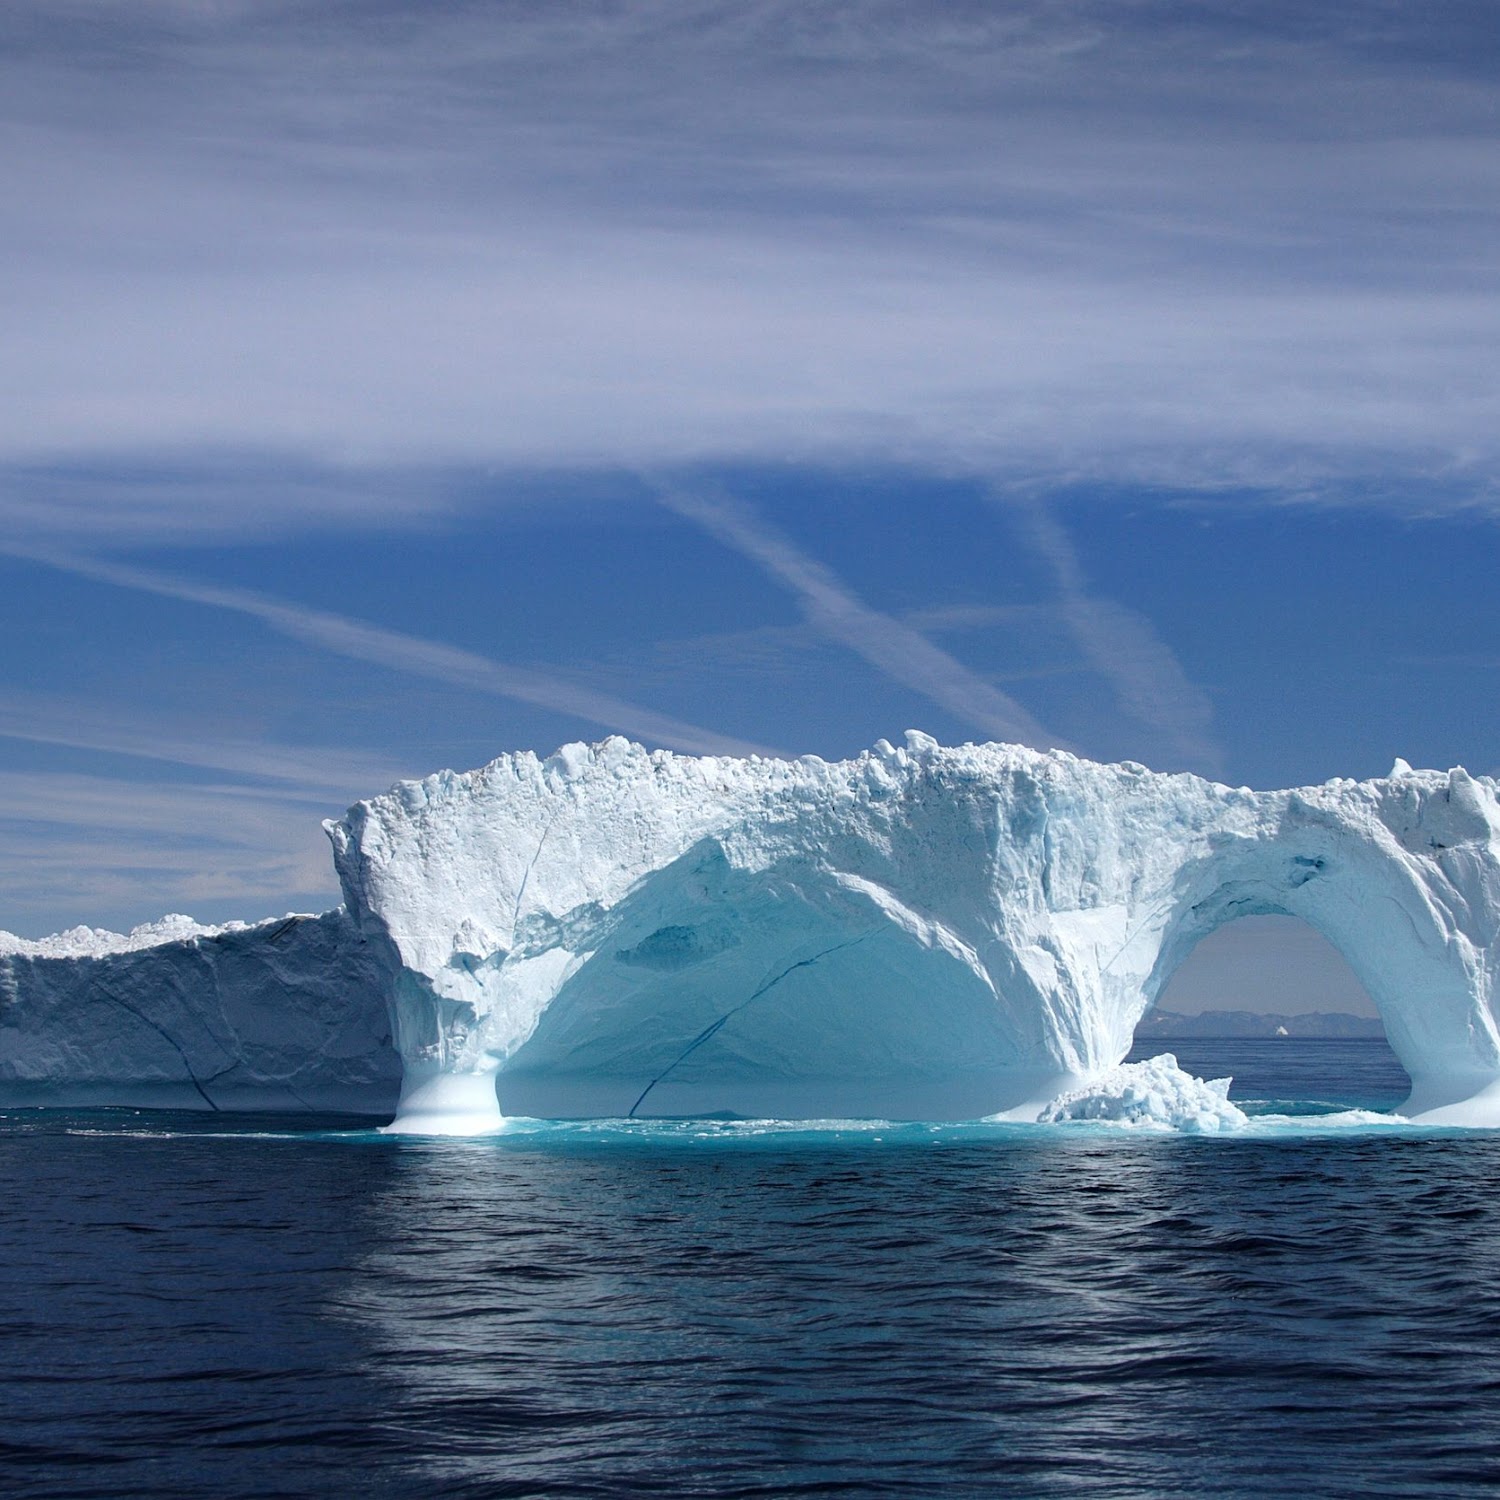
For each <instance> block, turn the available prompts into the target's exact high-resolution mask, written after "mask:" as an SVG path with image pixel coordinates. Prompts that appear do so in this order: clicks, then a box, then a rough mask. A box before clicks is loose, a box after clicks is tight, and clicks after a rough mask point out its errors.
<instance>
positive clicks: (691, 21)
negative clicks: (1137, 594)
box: [0, 0, 1500, 530]
mask: <svg viewBox="0 0 1500 1500" xmlns="http://www.w3.org/2000/svg"><path fill="white" fill-rule="evenodd" d="M1439 9H1440V10H1441V14H1439V13H1438V11H1435V10H1434V8H1433V7H1430V6H1429V7H1419V6H1415V5H1388V6H1382V7H1380V9H1379V13H1378V18H1377V19H1375V20H1372V19H1371V18H1370V16H1369V15H1368V14H1367V13H1366V10H1365V9H1362V8H1361V7H1358V6H1347V5H1341V6H1323V7H1316V6H1315V7H1292V6H1287V7H1284V8H1283V7H1276V6H1269V7H1257V8H1256V13H1255V15H1254V16H1253V17H1252V16H1251V15H1250V14H1249V12H1247V11H1246V9H1245V7H1243V6H1241V5H1235V4H1229V3H1227V0H1226V3H1223V4H1212V3H1210V4H1205V5H1198V6H1192V7H1170V6H1167V7H1163V6H1122V5H1119V4H1116V3H1111V0H1061V3H1053V0H1047V3H1042V0H1037V3H1034V4H1021V5H1014V6H1004V7H983V6H980V7H966V8H959V9H953V8H944V9H942V10H940V11H934V10H933V9H932V8H930V7H915V6H910V5H904V4H898V3H894V0H854V3H851V0H806V3H803V4H799V5H797V6H788V5H786V4H785V3H784V0H747V3H744V4H737V5H734V6H724V5H717V4H710V3H689V4H685V5H662V4H659V3H657V0H625V3H622V4H618V5H610V6H593V7H580V6H543V7H514V6H506V7H489V6H471V5H431V6H422V7H409V8H406V9H405V10H402V9H401V8H399V7H398V8H396V9H395V10H393V9H392V8H391V7H390V6H388V5H380V4H377V3H375V0H368V3H360V0H354V3H350V4H347V5H341V6H339V7H338V8H337V9H336V11H335V12H332V13H330V12H328V11H327V9H326V7H321V6H314V5H309V4H301V3H294V4H285V5H276V6H262V5H189V4H185V3H151V0H141V3H139V4H133V5H130V6H120V5H116V4H109V3H105V0H68V3H57V0H13V3H10V4H7V5H6V6H4V7H0V98H3V99H4V100H5V119H4V122H3V129H4V132H5V134H4V150H3V151H0V286H3V287H4V288H5V289H6V291H5V305H4V315H5V330H6V336H5V340H4V344H3V347H0V393H3V394H4V395H5V396H6V398H7V399H5V400H3V401H0V464H3V465H9V466H10V469H11V474H10V476H9V481H8V482H4V483H0V524H8V525H10V526H11V527H12V529H13V530H14V529H15V528H17V527H19V526H25V527H27V528H30V529H32V530H34V529H35V528H38V527H42V526H45V525H48V524H54V525H55V524H59V523H63V522H65V523H66V524H68V525H70V526H72V527H73V528H75V529H78V530H90V529H98V528H99V527H102V526H108V525H109V524H111V522H110V512H111V506H115V507H116V510H115V515H116V516H117V517H118V516H119V515H121V514H122V513H123V512H122V511H120V510H119V508H118V505H119V499H120V496H119V494H118V493H117V492H116V493H111V492H110V491H109V487H108V486H107V485H91V484H90V483H89V482H88V471H87V466H86V465H84V466H82V468H81V469H78V471H77V472H79V473H81V474H82V475H83V477H82V478H81V479H80V480H79V482H78V483H76V484H70V485H68V486H64V487H63V488H64V489H66V490H67V494H66V495H65V496H64V497H63V499H64V501H65V503H64V504H63V505H60V506H58V507H53V508H52V509H51V511H50V514H43V513H42V512H41V511H40V510H39V509H38V507H37V505H36V503H35V499H34V496H35V493H36V490H35V486H34V485H31V484H29V483H23V482H21V481H20V480H18V479H17V477H16V476H17V474H18V473H19V472H20V471H22V470H24V471H26V473H27V474H29V475H30V476H32V477H33V478H34V476H35V475H36V473H37V472H39V471H41V470H45V469H46V468H47V467H48V466H49V465H52V464H55V463H57V462H59V461H60V460H68V461H72V462H74V463H75V466H76V463H77V460H78V459H79V456H80V455H91V454H94V455H97V454H101V453H107V454H112V455H116V456H118V455H119V454H122V453H156V454H160V453H173V452H176V453H182V452H194V451H197V452H202V451H207V450H221V451H228V452H231V453H239V454H252V453H253V454H261V455H266V454H278V453H279V454H283V455H292V456H295V457H297V458H298V459H299V460H301V461H304V462H306V463H307V464H308V465H310V466H311V468H312V469H313V470H315V471H318V472H323V473H325V474H331V473H333V472H334V471H341V470H342V471H348V472H358V471H360V470H361V469H364V470H366V471H374V470H377V469H380V468H382V467H391V466H394V467H396V468H400V469H402V470H403V471H405V470H408V469H409V470H413V471H415V470H419V469H421V467H422V466H423V465H428V464H438V465H441V464H444V463H449V462H467V463H478V464H485V463H496V464H501V465H516V464H528V463H533V464H543V465H556V464H569V465H572V464H579V465H583V464H595V463H597V464H605V465H607V464H615V463H619V464H627V465H642V464H646V465H655V466H663V465H671V464H674V463H678V462H683V463H692V462H697V461H701V460H704V459H706V458H712V457H714V456H716V455H731V456H744V455H746V454H752V455H767V454H774V455H776V456H777V457H787V456H792V457H808V458H814V459H816V458H830V457H833V458H837V457H840V456H848V455H851V454H860V455H873V456H875V457H877V458H879V457H884V458H898V459H913V460H917V461H920V462H922V463H924V464H933V465H941V466H946V467H948V468H949V469H951V468H954V467H959V468H964V469H966V470H967V471H969V472H976V473H978V472H983V473H994V472H997V471H1003V472H1007V473H1021V474H1044V475H1049V476H1052V475H1078V474H1101V473H1107V474H1109V475H1111V476H1115V477H1119V476H1122V475H1125V476H1130V477H1136V478H1148V479H1156V480H1162V481H1165V482H1172V483H1183V484H1195V485H1220V484H1226V483H1228V484H1252V485H1253V484H1266V485H1272V486H1275V487H1277V488H1285V489H1287V490H1290V491H1293V492H1296V493H1313V492H1316V491H1317V490H1318V487H1319V485H1320V484H1324V483H1325V482H1326V481H1328V480H1329V479H1330V477H1331V478H1332V479H1333V480H1338V479H1339V478H1341V477H1343V476H1347V475H1350V474H1364V475H1369V474H1372V473H1376V474H1380V475H1384V476H1395V477H1396V478H1397V479H1398V480H1399V479H1405V478H1411V479H1417V478H1420V479H1422V480H1424V481H1426V482H1427V483H1428V484H1429V485H1430V484H1432V483H1434V482H1437V483H1439V484H1440V488H1441V492H1442V495H1443V497H1445V500H1444V503H1452V504H1461V503H1465V502H1467V503H1475V502H1476V500H1477V501H1479V502H1480V503H1485V504H1492V503H1493V502H1494V497H1495V494H1496V486H1497V482H1500V446H1497V439H1496V433H1497V432H1500V397H1497V393H1496V387H1495V383H1494V381H1493V378H1492V373H1493V372H1492V361H1493V350H1494V347H1495V345H1496V342H1497V340H1500V300H1497V299H1496V298H1495V296H1494V257H1493V248H1492V247H1493V246H1494V244H1495V243H1496V242H1497V241H1500V209H1497V205H1500V139H1497V136H1500V124H1497V120H1500V114H1497V112H1496V110H1495V98H1496V85H1495V73H1494V67H1493V48H1492V42H1491V38H1490V33H1491V32H1492V30H1493V28H1492V26H1489V25H1488V24H1487V21H1488V18H1487V17H1485V16H1484V15H1483V14H1482V8H1481V10H1480V11H1475V10H1473V9H1471V8H1470V7H1463V6H1460V7H1452V8H1446V9H1444V8H1439ZM0 477H3V476H0ZM1398 487H1399V486H1398V484H1395V483H1393V484H1392V485H1391V486H1390V488H1391V489H1395V488H1398ZM1414 488H1420V486H1414ZM191 489H192V487H191V486H184V485H180V484H179V485H174V484H172V483H170V482H167V481H152V482H149V483H148V482H145V481H143V482H142V483H141V484H140V485H139V486H137V488H136V490H135V492H134V500H133V502H132V506H131V510H132V511H133V512H138V513H140V514H146V515H150V514H155V515H164V514H167V513H169V512H172V513H175V514H176V515H177V517H178V518H179V521H182V522H186V521H188V520H190V519H191V518H193V517H194V516H195V515H199V516H201V515H202V514H203V513H204V512H205V508H206V507H207V508H212V509H213V510H214V511H215V512H216V513H217V515H218V516H219V517H220V518H222V519H223V521H224V522H225V523H226V524H240V525H245V526H251V525H254V526H261V525H263V524H265V523H264V521H263V520H262V519H261V514H262V513H261V511H260V510H259V508H257V507H253V506H246V505H244V504H243V503H242V500H241V499H240V498H239V497H236V496H233V495H221V496H214V495H206V496H205V495H201V494H200V495H197V496H195V495H193V494H192V493H191ZM353 490H357V486H352V487H351V486H350V485H349V484H346V483H344V482H342V481H336V480H330V481H329V482H328V483H326V484H314V485H311V486H309V487H308V488H307V490H306V494H305V497H304V498H305V500H306V505H305V506H304V507H303V508H302V510H301V514H303V515H305V516H307V517H310V518H312V519H314V520H318V519H324V518H327V517H334V518H340V519H343V520H345V521H347V520H349V518H350V517H351V516H354V515H357V514H358V501H357V499H356V498H354V496H353ZM28 496H30V497H32V498H28ZM443 503H444V501H443V500H442V498H441V497H440V496H437V495H435V494H432V493H427V492H423V491H422V488H421V486H420V485H416V486H415V487H414V488H412V489H411V490H410V491H408V492H403V493H401V494H399V495H398V494H382V495H381V496H380V497H378V499H370V500H369V504H370V505H371V506H375V505H377V504H378V505H379V506H381V507H385V508H388V509H389V510H391V511H393V512H402V513H405V512H406V511H408V510H410V509H411V508H413V507H415V508H416V509H418V510H420V509H422V508H423V507H432V508H436V507H439V506H441V505H443ZM1419 503H1420V502H1419ZM295 514H296V512H294V510H293V508H292V507H290V506H288V507H285V508H284V509H282V510H281V511H280V512H279V516H280V519H281V520H282V521H283V522H284V523H287V524H290V523H291V522H292V521H293V520H294V519H295Z"/></svg>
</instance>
